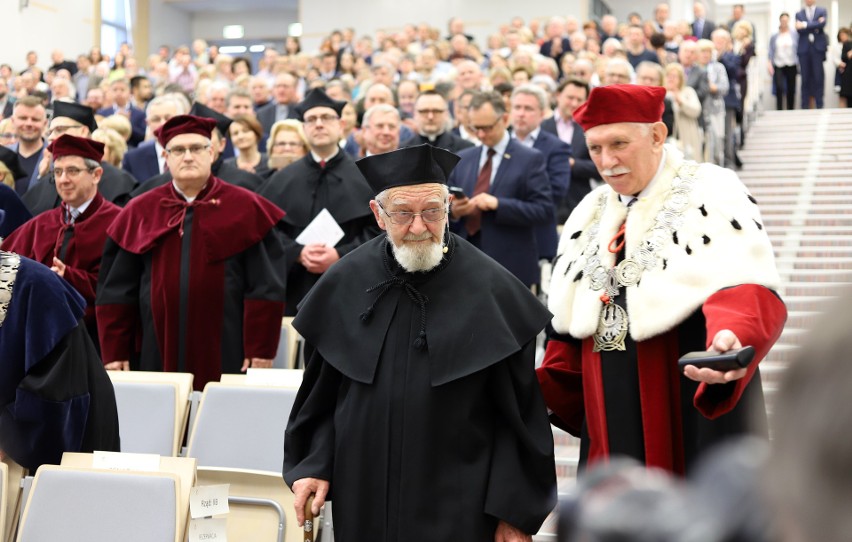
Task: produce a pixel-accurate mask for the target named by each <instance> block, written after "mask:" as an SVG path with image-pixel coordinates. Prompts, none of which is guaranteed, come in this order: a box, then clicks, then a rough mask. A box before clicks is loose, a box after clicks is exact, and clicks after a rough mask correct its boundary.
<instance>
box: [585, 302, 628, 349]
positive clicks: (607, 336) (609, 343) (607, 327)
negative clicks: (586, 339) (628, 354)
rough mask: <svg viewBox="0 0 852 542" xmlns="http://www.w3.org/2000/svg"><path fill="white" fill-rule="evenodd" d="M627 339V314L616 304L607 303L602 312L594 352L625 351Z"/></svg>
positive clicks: (595, 337)
mask: <svg viewBox="0 0 852 542" xmlns="http://www.w3.org/2000/svg"><path fill="white" fill-rule="evenodd" d="M625 338H627V312H626V311H625V310H624V309H623V308H621V306H620V305H616V304H615V303H607V304H606V305H604V306H603V309H602V310H601V317H600V322H598V330H597V331H596V332H595V336H594V339H595V346H594V347H593V348H592V351H593V352H610V351H612V350H622V351H623V350H624V349H625V346H624V339H625Z"/></svg>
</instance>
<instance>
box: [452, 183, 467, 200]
mask: <svg viewBox="0 0 852 542" xmlns="http://www.w3.org/2000/svg"><path fill="white" fill-rule="evenodd" d="M448 189H449V191H450V194H452V195H453V197H454V198H455V199H457V200H460V199H467V195H466V194H465V193H464V190H462V189H461V188H460V187H458V186H450V187H448Z"/></svg>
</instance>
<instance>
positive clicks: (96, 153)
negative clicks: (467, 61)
mask: <svg viewBox="0 0 852 542" xmlns="http://www.w3.org/2000/svg"><path fill="white" fill-rule="evenodd" d="M47 150H48V151H50V153H51V154H52V155H53V159H54V160H56V159H57V158H62V157H63V156H79V157H80V158H90V159H92V160H94V161H95V162H100V161H101V160H103V157H104V144H103V143H101V142H100V141H95V140H93V139H86V138H83V137H77V136H72V135H70V134H63V135H61V136H59V137H57V138H56V139H54V140H53V141H52V142H51V143H50V145H48V146H47Z"/></svg>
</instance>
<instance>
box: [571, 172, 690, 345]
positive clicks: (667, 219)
mask: <svg viewBox="0 0 852 542" xmlns="http://www.w3.org/2000/svg"><path fill="white" fill-rule="evenodd" d="M697 171H698V164H697V163H696V162H693V161H685V162H684V163H683V165H682V166H681V167H680V169H678V172H677V176H676V177H675V178H674V179H672V187H671V191H670V192H669V194H668V196H666V200H665V201H664V202H663V208H662V209H660V211H659V212H658V213H657V216H656V218H655V219H654V225H653V226H651V228H650V229H649V230H648V231H647V232H646V233H645V238H644V239H643V240H642V242H641V243H640V244H639V246H638V247H637V248H636V250H635V251H633V253H632V254H631V255H630V256H629V257H627V258H624V259H623V260H622V261H621V263H619V264H618V265H617V266H615V267H611V268H609V269H607V268H605V267H604V266H603V265H601V259H600V256H598V251H599V250H600V242H598V234H599V232H600V222H601V216H602V215H603V212H604V209H606V200H607V194H601V196H600V198H599V199H598V209H597V211H596V213H595V218H594V222H593V223H592V225H591V227H590V228H589V231H588V238H589V242H588V244H587V245H586V247H585V248H584V249H583V252H582V254H581V255H582V256H585V257H586V265H585V266H584V267H583V275H584V276H586V277H589V288H590V289H591V290H593V291H600V290H604V291H603V293H602V294H601V303H603V306H602V307H601V314H600V320H599V322H598V328H597V331H595V335H594V340H595V346H594V348H593V351H594V352H601V351H604V352H608V351H612V350H624V349H625V344H624V340H625V339H626V338H627V329H628V317H627V311H625V310H624V308H622V307H621V306H620V305H618V304H616V303H615V301H614V300H615V298H616V297H617V296H618V295H619V293H620V292H621V287H622V286H625V287H629V286H636V285H637V284H639V281H640V280H641V279H642V273H644V272H645V270H648V269H653V268H654V267H656V266H657V265H658V264H659V261H660V259H661V258H660V255H659V254H660V252H661V251H662V249H663V248H664V247H666V246H668V244H669V243H671V242H672V234H673V233H674V232H675V231H677V230H678V229H679V228H680V227H681V226H683V221H684V217H683V214H684V212H686V210H687V208H688V207H689V196H690V193H691V192H692V189H693V187H694V185H695V182H696V176H695V175H696V173H697ZM628 213H629V209H628ZM625 224H626V220H625ZM621 228H622V229H619V233H618V234H616V236H615V237H614V238H613V239H612V240H611V241H610V243H609V246H608V248H609V249H612V245H613V243H616V244H617V245H618V246H616V247H615V249H616V252H617V251H618V250H619V249H620V248H621V246H623V242H624V240H623V239H621V241H620V243H619V239H618V238H619V236H621V235H624V228H625V226H624V225H622V227H621Z"/></svg>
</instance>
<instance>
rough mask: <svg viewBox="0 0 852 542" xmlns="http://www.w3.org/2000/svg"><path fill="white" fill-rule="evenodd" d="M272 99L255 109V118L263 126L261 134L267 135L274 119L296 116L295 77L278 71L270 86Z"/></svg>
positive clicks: (293, 117) (297, 100)
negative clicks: (273, 83)
mask: <svg viewBox="0 0 852 542" xmlns="http://www.w3.org/2000/svg"><path fill="white" fill-rule="evenodd" d="M272 94H273V99H272V101H271V102H270V103H268V104H266V105H265V106H263V107H261V108H260V109H258V110H257V120H258V122H260V125H261V126H263V135H265V136H269V130H271V129H272V125H273V124H275V122H276V121H279V120H285V119H295V118H297V115H296V110H295V109H294V107H295V105H296V104H297V103H298V102H299V99H298V96H297V93H296V78H295V77H293V76H292V75H291V74H289V73H279V74H278V75H277V76H276V77H275V85H273V87H272Z"/></svg>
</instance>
